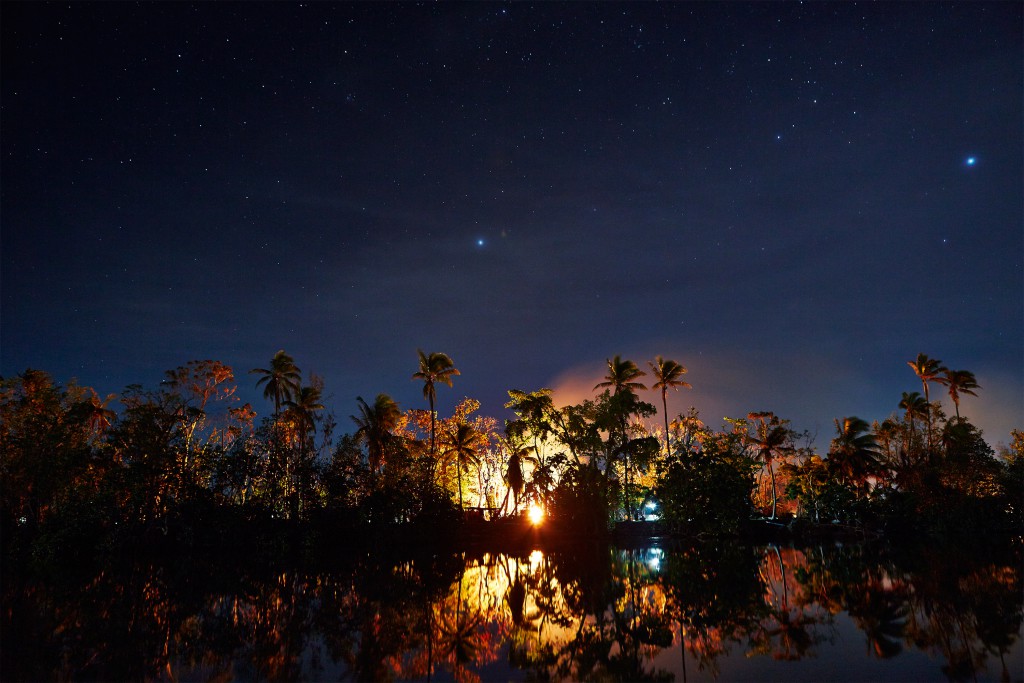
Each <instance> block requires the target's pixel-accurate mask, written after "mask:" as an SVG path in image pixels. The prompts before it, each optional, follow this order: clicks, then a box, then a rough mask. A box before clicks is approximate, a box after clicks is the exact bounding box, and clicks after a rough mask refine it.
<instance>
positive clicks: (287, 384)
mask: <svg viewBox="0 0 1024 683" xmlns="http://www.w3.org/2000/svg"><path fill="white" fill-rule="evenodd" d="M300 372H301V371H300V370H299V368H297V367H296V366H295V361H294V359H292V357H291V356H289V355H288V354H287V353H285V352H284V349H281V350H280V351H278V352H277V353H275V354H274V357H273V358H271V359H270V367H269V368H266V369H263V368H253V369H252V370H250V371H249V374H250V375H262V376H261V377H260V378H259V379H258V380H257V381H256V387H257V388H259V387H260V386H261V385H262V386H263V398H266V399H270V398H273V399H274V417H275V418H276V417H277V416H278V415H279V414H280V412H281V404H282V403H284V402H285V401H290V400H291V399H293V398H294V397H295V395H296V394H297V393H298V392H299V383H300V382H301V381H302V375H301V374H300Z"/></svg>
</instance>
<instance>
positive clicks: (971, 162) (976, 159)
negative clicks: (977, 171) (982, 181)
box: [964, 157, 978, 166]
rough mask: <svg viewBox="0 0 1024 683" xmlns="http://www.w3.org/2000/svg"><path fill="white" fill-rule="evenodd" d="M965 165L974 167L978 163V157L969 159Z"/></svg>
mask: <svg viewBox="0 0 1024 683" xmlns="http://www.w3.org/2000/svg"><path fill="white" fill-rule="evenodd" d="M964 163H965V164H967V165H968V166H974V165H975V164H977V163H978V157H967V159H966V161H964Z"/></svg>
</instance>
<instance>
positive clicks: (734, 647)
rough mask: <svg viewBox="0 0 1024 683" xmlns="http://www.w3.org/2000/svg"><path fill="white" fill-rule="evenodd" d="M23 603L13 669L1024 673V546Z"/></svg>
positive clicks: (136, 590) (143, 566) (200, 571)
mask: <svg viewBox="0 0 1024 683" xmlns="http://www.w3.org/2000/svg"><path fill="white" fill-rule="evenodd" d="M307 565H308V563H307ZM4 594H5V605H4V606H5V610H4V612H5V613H4V620H5V623H4V632H5V636H4V643H3V649H4V676H3V678H4V680H16V679H27V680H36V679H53V678H62V679H63V678H72V679H100V680H139V679H144V678H148V679H155V680H176V681H183V680H288V679H301V680H350V679H362V680H375V681H380V680H392V679H394V680H405V679H412V680H432V681H452V680H454V681H460V682H461V681H478V680H485V681H487V680H549V679H551V680H628V681H642V680H657V681H670V680H676V681H708V680H723V681H732V680H757V681H771V680H779V681H782V680H785V681H821V680H831V681H842V680H845V681H880V680H890V681H911V680H912V681H928V680H937V681H942V680H964V681H974V680H977V681H985V680H991V681H995V680H1013V681H1019V680H1021V679H1022V677H1024V663H1022V645H1021V641H1022V601H1024V598H1022V581H1021V567H1020V554H1019V551H1015V552H1011V551H1009V550H1007V551H1005V552H997V551H995V550H991V551H986V552H980V553H979V552H972V553H969V554H968V553H960V552H953V551H949V550H940V549H938V548H934V547H931V548H929V547H925V548H917V549H914V550H913V551H912V552H911V551H910V550H908V549H904V550H900V549H898V548H886V547H884V546H881V545H836V544H823V545H817V546H812V547H804V548H790V547H785V546H774V545H767V546H744V545H741V544H739V543H737V542H720V543H717V544H715V543H709V544H696V545H688V544H676V545H664V546H662V547H658V546H657V545H652V546H650V547H643V548H637V549H629V550H625V549H618V548H615V547H609V546H603V545H596V544H595V545H580V546H574V547H571V548H562V549H558V548H550V549H547V550H545V549H540V548H537V549H533V550H530V551H523V552H521V553H519V554H509V553H499V552H494V553H492V552H484V551H478V552H473V553H442V554H437V555H434V554H431V553H429V552H412V551H403V550H400V549H399V550H391V551H388V552H380V551H377V552H369V551H366V550H361V551H358V552H356V551H353V552H352V553H345V552H341V553H340V556H339V557H336V558H334V559H332V561H331V562H329V563H320V564H319V566H317V567H316V568H310V567H309V566H305V567H303V566H299V565H298V563H296V564H294V565H292V566H281V565H280V563H262V564H260V566H257V563H255V562H250V561H248V560H247V559H246V558H219V559H218V561H216V562H210V563H196V562H195V561H193V560H189V561H186V560H184V559H182V560H181V561H180V562H170V563H164V564H160V565H153V564H148V563H143V562H125V563H122V564H119V565H118V566H110V567H104V568H98V569H96V568H94V569H82V570H80V571H73V570H69V571H68V573H67V574H66V575H62V576H60V577H50V578H49V579H47V580H46V581H42V580H38V579H36V580H33V581H26V582H25V583H24V585H19V586H17V587H15V586H12V585H11V584H10V582H8V585H7V586H5V587H4Z"/></svg>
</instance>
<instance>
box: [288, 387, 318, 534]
mask: <svg viewBox="0 0 1024 683" xmlns="http://www.w3.org/2000/svg"><path fill="white" fill-rule="evenodd" d="M321 386H322V381H320V378H318V377H316V376H315V375H314V376H313V384H312V386H308V387H300V388H299V390H298V392H296V394H295V396H294V400H291V399H289V400H287V401H285V402H284V405H285V408H286V410H285V412H284V415H283V418H284V422H285V425H286V427H285V428H286V429H287V430H288V431H289V432H290V433H291V438H293V439H295V440H296V441H298V446H299V451H298V456H299V458H298V463H297V466H293V463H292V455H286V456H285V479H286V480H287V482H288V486H289V488H290V491H289V492H288V497H289V499H290V517H291V518H292V519H295V518H296V516H297V515H298V513H299V508H300V507H301V500H300V497H301V492H300V488H301V487H300V486H298V485H297V483H296V481H295V480H296V477H298V478H300V479H301V478H302V477H303V476H304V475H305V474H306V470H305V469H304V465H305V464H307V462H306V461H307V456H308V454H309V452H310V451H311V450H312V445H313V436H314V435H315V433H316V422H317V413H319V412H320V411H321V410H323V409H324V406H323V404H322V403H320V400H321V394H322V389H321ZM289 452H290V453H293V452H292V451H290V449H289Z"/></svg>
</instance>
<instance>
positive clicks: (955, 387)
mask: <svg viewBox="0 0 1024 683" xmlns="http://www.w3.org/2000/svg"><path fill="white" fill-rule="evenodd" d="M943 377H944V379H943V380H942V381H943V384H945V385H946V386H947V387H949V397H950V398H951V399H953V405H954V406H956V419H957V420H959V419H960V395H961V394H966V395H967V396H977V394H976V393H974V390H975V389H981V386H980V385H979V384H978V382H977V380H975V378H974V373H973V372H971V371H970V370H950V369H949V368H946V369H945V372H944V374H943Z"/></svg>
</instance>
